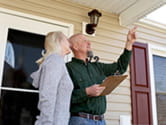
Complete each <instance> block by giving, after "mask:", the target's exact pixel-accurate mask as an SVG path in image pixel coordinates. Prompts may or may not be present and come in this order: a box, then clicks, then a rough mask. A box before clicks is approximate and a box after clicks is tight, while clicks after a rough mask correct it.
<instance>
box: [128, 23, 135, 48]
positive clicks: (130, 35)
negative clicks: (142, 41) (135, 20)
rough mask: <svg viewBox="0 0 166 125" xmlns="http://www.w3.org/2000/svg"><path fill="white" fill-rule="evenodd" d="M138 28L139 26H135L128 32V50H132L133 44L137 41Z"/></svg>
mask: <svg viewBox="0 0 166 125" xmlns="http://www.w3.org/2000/svg"><path fill="white" fill-rule="evenodd" d="M136 29H137V26H135V27H134V28H133V29H130V30H129V32H128V34H127V42H126V49H127V50H132V45H133V43H134V42H135V41H136V38H137V36H136Z"/></svg>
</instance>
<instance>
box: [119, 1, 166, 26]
mask: <svg viewBox="0 0 166 125" xmlns="http://www.w3.org/2000/svg"><path fill="white" fill-rule="evenodd" d="M165 3H166V2H165V0H137V1H136V2H135V4H133V5H132V6H130V7H129V8H127V9H126V10H125V11H123V12H122V13H121V14H120V16H119V23H120V25H122V26H128V25H130V24H133V23H134V22H136V21H138V20H139V19H141V18H143V17H144V16H145V15H147V14H148V13H150V12H152V11H153V10H155V9H156V8H159V7H160V6H162V5H163V4H165Z"/></svg>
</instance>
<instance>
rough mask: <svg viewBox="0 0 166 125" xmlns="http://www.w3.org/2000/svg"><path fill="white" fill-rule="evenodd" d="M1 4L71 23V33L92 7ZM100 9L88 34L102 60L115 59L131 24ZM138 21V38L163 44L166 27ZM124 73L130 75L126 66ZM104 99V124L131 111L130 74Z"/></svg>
mask: <svg viewBox="0 0 166 125" xmlns="http://www.w3.org/2000/svg"><path fill="white" fill-rule="evenodd" d="M0 7H2V8H7V9H11V10H15V11H19V12H23V13H28V14H33V15H37V16H41V17H46V18H49V19H54V20H58V21H62V22H65V23H71V24H73V25H74V33H79V32H82V22H89V18H88V16H87V13H88V12H89V11H90V10H91V9H92V8H88V7H85V6H81V5H78V4H75V3H70V2H67V1H64V0H0ZM101 12H102V17H101V18H100V22H99V25H98V27H97V32H96V36H95V37H92V36H88V38H89V39H90V40H91V41H92V48H93V50H94V53H95V55H98V56H99V57H100V60H101V61H104V62H114V61H116V60H117V58H118V57H119V55H120V53H122V51H123V48H124V46H125V40H126V34H127V32H128V29H129V28H131V27H122V26H120V25H119V23H118V15H114V14H112V13H108V12H104V11H101ZM137 25H138V26H139V28H138V33H137V35H138V39H137V41H138V42H143V43H150V44H153V45H154V46H161V47H166V41H165V39H166V31H164V30H160V29H156V28H152V27H150V26H148V25H144V24H142V23H138V24H137ZM126 74H128V75H129V68H128V70H127V72H126ZM107 99H108V103H107V112H106V121H107V125H119V117H120V115H131V97H130V76H129V77H128V78H127V79H126V80H125V81H124V82H123V83H122V84H121V85H120V86H119V87H118V88H116V89H115V90H114V91H113V92H112V94H110V95H109V96H107Z"/></svg>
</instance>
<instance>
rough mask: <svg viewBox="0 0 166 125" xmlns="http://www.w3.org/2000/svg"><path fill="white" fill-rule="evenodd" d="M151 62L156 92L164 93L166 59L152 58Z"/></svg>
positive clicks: (165, 88) (165, 89)
mask: <svg viewBox="0 0 166 125" xmlns="http://www.w3.org/2000/svg"><path fill="white" fill-rule="evenodd" d="M153 61H154V74H155V86H156V91H157V92H165V93H166V84H165V81H166V77H165V76H166V58H164V57H159V56H153Z"/></svg>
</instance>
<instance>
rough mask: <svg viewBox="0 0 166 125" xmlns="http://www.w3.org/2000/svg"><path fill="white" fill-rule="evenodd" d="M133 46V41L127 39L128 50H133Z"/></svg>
mask: <svg viewBox="0 0 166 125" xmlns="http://www.w3.org/2000/svg"><path fill="white" fill-rule="evenodd" d="M132 47H133V43H132V42H131V41H127V42H126V46H125V48H126V49H127V50H129V51H131V50H132Z"/></svg>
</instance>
